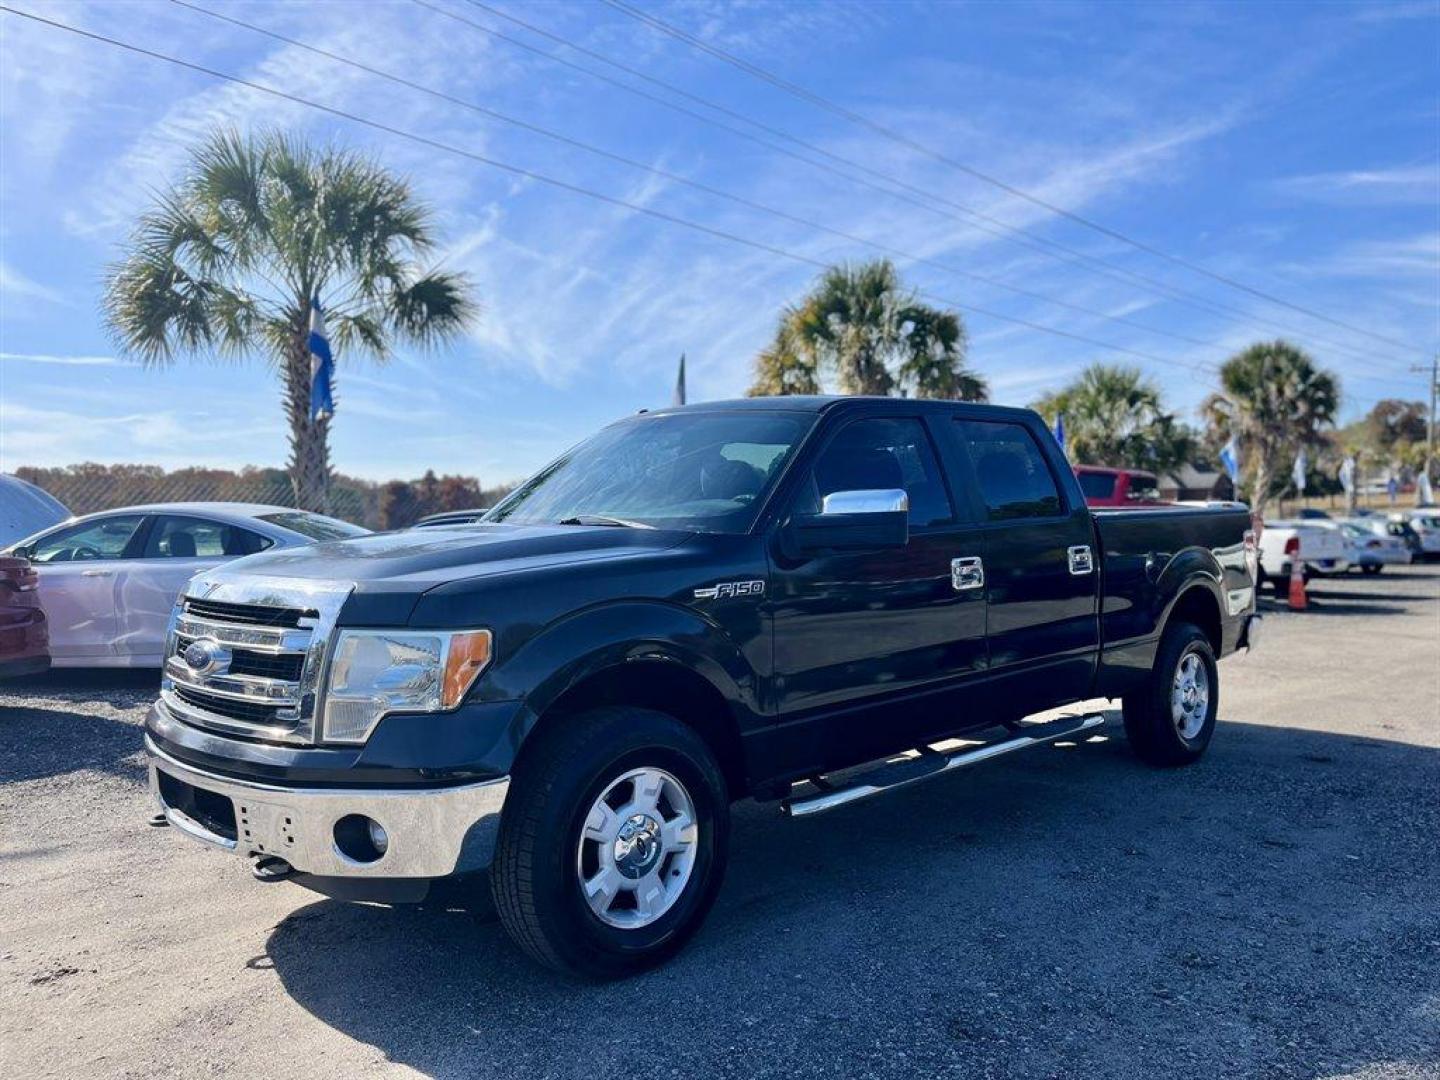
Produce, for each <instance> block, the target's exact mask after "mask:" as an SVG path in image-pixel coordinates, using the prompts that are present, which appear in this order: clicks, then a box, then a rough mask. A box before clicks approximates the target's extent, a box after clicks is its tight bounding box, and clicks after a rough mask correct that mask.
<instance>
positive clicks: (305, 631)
mask: <svg viewBox="0 0 1440 1080" xmlns="http://www.w3.org/2000/svg"><path fill="white" fill-rule="evenodd" d="M175 630H176V632H177V633H179V634H182V635H184V636H185V637H188V638H202V637H208V638H211V639H213V640H215V641H218V642H219V643H220V644H221V645H238V646H242V647H243V648H246V649H253V650H254V651H255V652H272V653H303V652H305V650H307V649H308V648H310V642H311V640H312V638H313V637H314V633H315V631H314V629H313V628H311V627H300V628H298V629H290V628H272V627H268V626H231V625H228V624H226V623H223V622H217V621H216V620H214V619H207V618H200V617H198V616H194V615H191V614H189V613H188V612H184V613H182V614H181V615H180V617H179V618H178V619H177V620H176V622H175Z"/></svg>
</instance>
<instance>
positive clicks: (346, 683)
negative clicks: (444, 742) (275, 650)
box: [322, 630, 491, 743]
mask: <svg viewBox="0 0 1440 1080" xmlns="http://www.w3.org/2000/svg"><path fill="white" fill-rule="evenodd" d="M490 646H491V636H490V631H489V630H464V631H453V632H452V631H441V630H342V631H340V637H339V639H338V640H337V641H336V643H335V655H334V656H333V657H332V658H331V661H330V677H329V680H328V682H327V686H326V690H325V720H324V727H323V729H322V730H323V737H324V741H325V742H331V743H363V742H364V741H365V740H366V739H368V738H369V737H370V732H371V731H373V730H374V728H375V725H376V724H378V723H379V722H380V718H381V717H383V716H384V715H385V714H386V713H391V712H438V711H440V710H442V709H453V708H454V707H455V706H456V705H459V704H460V702H461V700H462V699H464V697H465V694H466V692H467V691H468V690H469V689H470V687H471V686H472V685H473V684H474V682H475V679H476V677H478V676H479V674H480V672H482V671H483V670H485V665H486V664H488V663H489V662H490Z"/></svg>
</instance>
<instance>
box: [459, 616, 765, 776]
mask: <svg viewBox="0 0 1440 1080" xmlns="http://www.w3.org/2000/svg"><path fill="white" fill-rule="evenodd" d="M763 655H765V643H764V640H763V638H762V637H761V636H759V635H756V636H754V637H753V638H751V639H750V640H748V641H746V642H744V643H743V644H742V643H741V642H739V641H737V640H736V639H735V638H733V637H732V636H731V635H730V634H728V633H726V632H725V631H724V630H723V629H722V628H721V627H720V626H718V625H717V624H715V623H714V622H712V621H710V620H708V619H706V618H705V617H704V616H702V615H701V614H699V613H698V612H694V611H690V610H688V609H686V608H683V607H680V606H678V605H675V604H670V603H664V602H660V601H653V600H628V601H622V602H617V603H607V604H603V605H599V606H596V607H592V608H589V609H587V610H585V611H581V612H577V613H575V614H573V615H569V616H567V617H565V618H564V619H561V620H558V621H557V622H555V623H552V624H551V625H550V626H547V627H546V628H545V629H543V630H541V631H540V632H539V633H537V634H536V635H535V636H534V637H532V638H531V639H530V640H529V641H527V642H526V643H525V644H524V645H523V646H521V648H520V649H518V650H517V651H516V652H515V653H514V655H513V656H511V657H510V658H509V659H507V660H506V661H505V662H504V663H503V664H501V665H500V666H499V667H497V668H495V669H494V670H493V671H490V672H487V673H486V676H485V679H484V680H483V682H484V684H485V691H486V696H487V697H492V696H493V697H495V698H509V699H518V700H520V701H521V702H523V707H522V709H521V710H520V714H519V715H518V716H517V717H516V720H515V723H516V725H517V726H518V730H516V731H515V733H514V734H515V737H516V740H517V741H516V746H517V748H518V745H519V742H518V740H520V739H523V738H524V736H525V735H526V734H528V733H529V731H530V729H531V728H533V727H534V725H535V723H536V722H537V721H538V719H539V718H540V717H541V716H542V715H544V713H545V710H546V709H548V708H549V707H550V706H551V705H553V704H554V703H555V702H556V701H558V700H559V699H560V698H561V697H562V696H563V695H564V694H565V693H566V691H568V690H570V689H572V688H573V687H575V686H577V685H579V684H580V683H581V682H582V681H584V680H585V679H587V678H589V677H590V676H591V675H594V674H596V673H598V672H600V671H603V670H605V669H606V668H611V667H615V666H617V665H620V664H627V663H636V662H645V661H669V662H672V663H679V664H682V665H683V666H685V667H686V668H688V669H689V670H691V671H693V672H695V673H696V674H698V675H700V676H701V677H702V678H704V679H705V680H706V681H707V682H709V683H710V684H711V685H712V686H713V687H714V688H715V689H716V690H717V691H718V692H719V693H720V695H721V696H722V697H723V698H724V699H725V700H726V701H727V702H730V703H731V705H732V707H733V708H735V709H737V710H738V711H739V712H741V713H742V714H749V715H750V716H752V717H754V716H758V714H759V708H758V692H759V687H758V683H759V679H758V676H757V674H756V668H757V664H758V663H759V661H760V660H761V659H762V656H763Z"/></svg>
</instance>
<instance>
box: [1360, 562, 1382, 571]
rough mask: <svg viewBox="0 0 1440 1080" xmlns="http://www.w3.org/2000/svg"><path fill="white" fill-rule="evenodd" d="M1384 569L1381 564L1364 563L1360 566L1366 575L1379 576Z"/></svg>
mask: <svg viewBox="0 0 1440 1080" xmlns="http://www.w3.org/2000/svg"><path fill="white" fill-rule="evenodd" d="M1383 569H1384V567H1383V566H1381V565H1380V564H1379V563H1363V564H1361V566H1360V571H1361V572H1362V573H1365V574H1378V573H1380V571H1381V570H1383Z"/></svg>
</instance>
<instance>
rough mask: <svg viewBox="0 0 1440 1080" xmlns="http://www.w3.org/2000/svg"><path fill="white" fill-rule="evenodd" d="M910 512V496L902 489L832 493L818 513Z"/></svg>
mask: <svg viewBox="0 0 1440 1080" xmlns="http://www.w3.org/2000/svg"><path fill="white" fill-rule="evenodd" d="M897 510H898V511H904V512H905V513H909V511H910V496H909V495H907V494H906V493H905V490H904V489H903V488H866V489H864V490H860V491H832V492H831V493H830V494H829V495H826V496H825V498H824V501H822V502H821V504H820V513H821V514H823V515H826V516H829V515H831V514H893V513H895V512H896V511H897Z"/></svg>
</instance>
